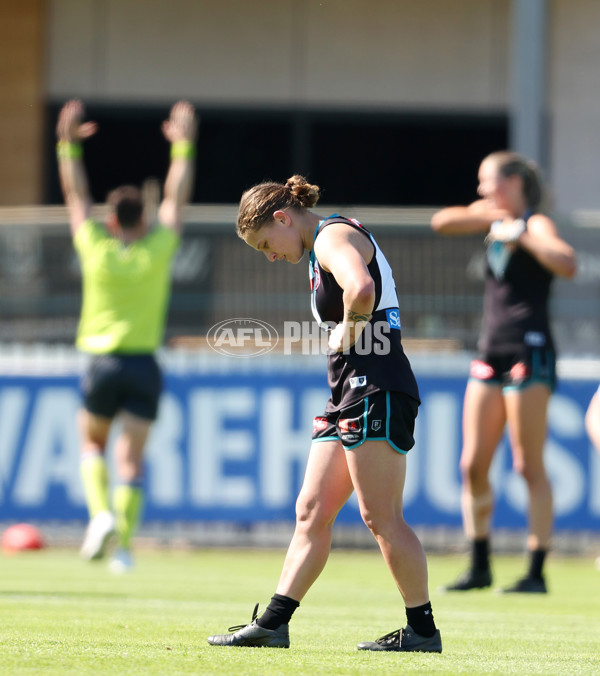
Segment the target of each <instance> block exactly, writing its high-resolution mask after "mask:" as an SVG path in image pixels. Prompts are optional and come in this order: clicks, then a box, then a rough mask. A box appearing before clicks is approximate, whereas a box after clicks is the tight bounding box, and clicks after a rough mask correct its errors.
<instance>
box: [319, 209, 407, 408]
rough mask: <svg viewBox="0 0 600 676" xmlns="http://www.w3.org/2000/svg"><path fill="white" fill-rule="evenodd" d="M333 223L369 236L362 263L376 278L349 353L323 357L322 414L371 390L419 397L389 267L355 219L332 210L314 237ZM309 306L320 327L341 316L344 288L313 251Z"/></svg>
mask: <svg viewBox="0 0 600 676" xmlns="http://www.w3.org/2000/svg"><path fill="white" fill-rule="evenodd" d="M332 223H345V224H347V225H349V226H350V227H352V228H354V229H356V230H358V231H359V232H361V233H363V234H364V236H365V237H368V238H369V240H370V241H371V243H372V244H373V247H374V254H373V258H372V259H371V262H370V263H369V265H368V266H367V268H368V270H369V274H370V275H371V277H372V278H373V281H374V282H375V305H374V307H373V313H372V314H373V316H372V318H371V320H370V321H369V324H368V325H367V326H366V327H365V330H364V332H363V334H362V335H361V337H360V338H359V340H358V341H357V343H356V344H355V345H353V346H352V347H351V348H350V349H349V350H348V354H343V353H339V352H336V353H332V354H328V356H327V367H328V368H327V377H328V382H329V386H330V388H331V398H330V400H329V401H328V403H327V409H326V410H327V412H333V411H338V410H340V409H342V408H345V407H346V406H349V405H351V404H353V403H356V402H357V401H360V400H361V399H363V398H364V397H365V396H367V395H369V394H372V393H374V392H379V391H385V392H404V393H405V394H408V395H409V396H411V397H413V398H414V399H416V400H417V401H419V389H418V387H417V381H416V380H415V377H414V374H413V372H412V369H411V366H410V363H409V361H408V358H407V357H406V355H405V353H404V350H403V348H402V335H401V323H400V310H399V308H398V296H397V293H396V285H395V283H394V278H393V276H392V270H391V268H390V266H389V264H388V262H387V260H386V259H385V256H384V255H383V253H382V252H381V249H380V248H379V246H378V245H377V242H376V241H375V239H374V238H373V235H372V234H371V233H370V232H369V231H368V230H367V229H366V228H365V227H364V226H363V225H362V224H361V223H359V222H358V221H356V220H354V219H347V218H343V217H341V216H338V215H337V214H334V215H333V216H330V217H329V218H326V219H324V220H322V221H321V222H320V223H319V225H318V227H317V229H316V231H315V240H316V238H317V237H318V236H319V234H320V233H321V232H323V230H324V228H326V227H327V226H328V225H331V224H332ZM309 265H310V285H311V305H312V311H313V316H314V318H315V320H316V321H317V322H318V323H319V324H320V325H321V327H322V328H324V329H329V328H330V327H329V325H328V323H331V324H337V323H339V322H341V321H342V319H343V317H344V303H343V299H342V295H343V289H342V288H341V287H340V285H339V284H338V283H337V281H336V280H335V277H334V276H333V274H331V273H330V272H326V271H325V270H323V269H322V268H321V267H320V266H319V262H318V260H317V258H316V256H315V252H314V242H313V250H312V251H311V254H310V263H309Z"/></svg>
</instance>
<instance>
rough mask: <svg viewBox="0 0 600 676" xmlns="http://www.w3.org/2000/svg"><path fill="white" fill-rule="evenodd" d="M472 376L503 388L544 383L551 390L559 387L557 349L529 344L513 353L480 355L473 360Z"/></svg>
mask: <svg viewBox="0 0 600 676" xmlns="http://www.w3.org/2000/svg"><path fill="white" fill-rule="evenodd" d="M469 378H470V379H471V380H479V381H480V382H483V383H490V384H491V385H500V386H501V387H502V389H503V390H521V389H523V388H524V387H527V385H531V384H533V383H541V384H542V385H546V386H547V387H548V388H549V389H550V391H551V392H552V391H553V390H554V388H555V387H556V353H555V352H554V350H548V349H547V348H545V347H527V348H526V349H525V350H524V351H520V352H515V353H513V354H506V355H485V354H484V355H480V356H479V357H478V358H477V359H474V360H473V361H472V362H471V369H470V373H469Z"/></svg>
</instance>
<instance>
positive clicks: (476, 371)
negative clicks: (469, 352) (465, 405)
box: [470, 359, 494, 380]
mask: <svg viewBox="0 0 600 676" xmlns="http://www.w3.org/2000/svg"><path fill="white" fill-rule="evenodd" d="M470 375H471V378H477V380H489V379H490V378H493V377H494V369H493V368H492V367H491V366H490V365H489V364H486V363H485V362H484V361H481V360H480V359H474V360H473V361H472V362H471V372H470Z"/></svg>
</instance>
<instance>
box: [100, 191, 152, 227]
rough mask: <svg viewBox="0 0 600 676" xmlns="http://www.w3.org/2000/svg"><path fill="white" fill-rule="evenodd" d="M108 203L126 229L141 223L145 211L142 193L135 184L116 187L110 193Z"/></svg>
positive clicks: (107, 198)
mask: <svg viewBox="0 0 600 676" xmlns="http://www.w3.org/2000/svg"><path fill="white" fill-rule="evenodd" d="M106 203H107V204H108V205H109V206H110V208H111V209H112V210H113V211H114V212H115V214H116V215H117V220H118V221H119V225H120V226H121V227H122V228H123V229H124V230H127V229H128V228H135V227H136V226H137V225H138V224H139V222H140V219H141V217H142V213H143V211H144V203H143V201H142V193H141V191H140V189H139V188H136V187H135V186H134V185H122V186H120V187H119V188H115V189H114V190H111V191H110V192H109V193H108V195H107V197H106Z"/></svg>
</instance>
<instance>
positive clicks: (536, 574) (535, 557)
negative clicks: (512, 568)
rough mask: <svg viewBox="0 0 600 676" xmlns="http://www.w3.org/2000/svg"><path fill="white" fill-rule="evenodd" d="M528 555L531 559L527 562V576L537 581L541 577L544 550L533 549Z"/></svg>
mask: <svg viewBox="0 0 600 676" xmlns="http://www.w3.org/2000/svg"><path fill="white" fill-rule="evenodd" d="M529 554H530V556H531V559H530V561H529V573H528V575H527V576H528V577H533V578H536V579H537V580H539V579H541V577H542V568H543V567H544V559H545V558H546V550H545V549H534V550H533V551H532V552H529Z"/></svg>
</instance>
